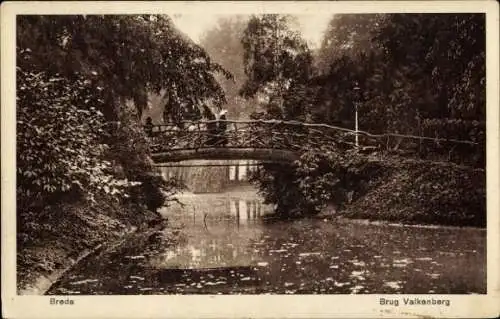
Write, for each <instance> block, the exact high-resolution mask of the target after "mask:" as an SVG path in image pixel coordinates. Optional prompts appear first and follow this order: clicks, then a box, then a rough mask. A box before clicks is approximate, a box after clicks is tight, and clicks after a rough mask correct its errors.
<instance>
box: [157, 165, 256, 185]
mask: <svg viewBox="0 0 500 319" xmlns="http://www.w3.org/2000/svg"><path fill="white" fill-rule="evenodd" d="M253 163H254V161H249V160H237V161H236V160H220V161H214V160H189V161H181V162H179V163H178V164H179V165H212V164H216V165H228V166H222V167H217V166H208V167H162V168H161V173H162V176H163V177H164V178H165V179H170V178H176V179H178V180H180V181H182V182H184V183H185V184H186V186H187V188H188V189H189V190H190V191H192V192H195V193H213V192H216V193H217V192H222V191H224V190H227V189H230V188H231V187H233V186H236V185H249V182H248V175H249V172H250V171H252V169H254V168H255V166H251V165H253Z"/></svg>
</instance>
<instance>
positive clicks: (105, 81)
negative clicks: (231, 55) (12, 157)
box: [17, 15, 229, 208]
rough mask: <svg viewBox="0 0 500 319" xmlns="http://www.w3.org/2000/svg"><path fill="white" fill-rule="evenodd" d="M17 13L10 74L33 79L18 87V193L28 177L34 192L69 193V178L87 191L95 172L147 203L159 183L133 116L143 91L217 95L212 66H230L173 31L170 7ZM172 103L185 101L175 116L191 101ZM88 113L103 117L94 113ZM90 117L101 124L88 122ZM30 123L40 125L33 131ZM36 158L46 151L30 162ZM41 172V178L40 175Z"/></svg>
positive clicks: (191, 97)
mask: <svg viewBox="0 0 500 319" xmlns="http://www.w3.org/2000/svg"><path fill="white" fill-rule="evenodd" d="M17 19H18V20H17V63H18V77H21V78H18V83H19V85H25V86H26V87H29V88H32V90H31V89H27V90H18V103H19V104H18V110H19V112H20V113H19V114H18V118H19V120H20V122H18V131H19V132H20V133H21V134H20V135H19V139H18V143H19V145H20V147H19V148H18V151H19V154H18V156H19V158H20V159H21V160H20V161H19V163H18V164H19V165H18V166H19V174H20V175H18V176H19V179H18V191H19V192H20V193H23V194H24V196H27V197H20V199H21V198H28V199H27V200H26V201H27V202H29V198H31V197H30V196H32V195H33V190H30V191H29V192H28V190H27V189H28V188H29V187H28V186H27V185H29V184H30V183H31V182H32V179H35V180H38V181H40V182H42V183H43V185H41V192H43V191H45V193H47V194H50V193H54V192H59V193H62V194H63V195H64V194H66V195H68V194H67V192H68V191H69V190H70V189H72V188H71V185H73V184H75V183H76V185H81V188H82V191H83V193H88V191H92V192H93V189H94V188H93V187H92V185H93V184H92V180H93V179H95V178H103V179H104V182H103V184H104V185H106V188H104V186H103V184H102V183H101V184H100V186H102V187H101V189H104V191H105V192H108V191H106V190H109V189H110V186H112V181H113V180H114V179H111V178H108V177H105V176H108V175H110V176H112V177H114V178H115V179H118V180H128V181H134V182H137V183H138V184H140V185H137V184H134V185H129V184H127V186H130V187H134V188H135V189H134V193H136V195H137V196H136V198H142V199H144V200H145V202H144V201H142V200H139V201H138V203H139V204H140V203H141V202H142V203H144V204H147V205H149V207H150V208H152V206H151V205H150V204H151V203H152V201H149V200H148V199H147V196H149V195H148V194H151V188H154V189H156V190H158V189H159V188H160V187H161V186H162V185H161V184H162V182H161V181H160V180H159V179H158V178H156V177H158V176H157V173H156V172H155V170H154V169H153V167H152V165H151V161H150V158H149V145H148V141H147V139H146V138H145V135H144V132H143V130H142V129H141V126H140V123H139V119H140V116H141V113H142V112H143V110H144V108H145V106H146V104H147V95H148V92H160V91H166V92H167V93H169V94H170V95H171V96H173V97H175V99H177V100H179V101H181V102H183V103H184V102H187V101H197V100H203V99H207V98H210V99H213V100H215V101H216V102H217V103H223V101H224V92H223V90H222V88H221V87H220V85H219V84H218V82H217V81H216V79H215V76H214V74H215V73H217V72H221V73H223V74H225V75H227V76H229V74H228V73H227V72H226V71H225V70H224V69H223V68H222V67H221V66H220V65H218V64H215V63H212V62H211V60H210V57H209V56H208V55H207V54H206V52H205V51H204V50H203V49H202V48H201V47H199V46H197V45H195V44H194V43H192V42H191V41H189V40H188V39H186V38H185V37H184V36H183V35H181V34H180V32H178V31H177V29H176V28H175V26H174V25H173V23H172V21H171V19H170V18H169V17H168V16H162V15H121V16H113V15H89V16H83V15H60V16H44V15H38V16H18V18H17ZM28 70H29V71H28ZM23 83H24V84H23ZM170 105H173V103H170ZM179 105H182V106H184V108H179V107H177V108H173V107H170V108H167V112H168V113H169V114H171V115H172V116H174V117H176V118H180V117H182V116H185V114H188V113H189V110H190V109H192V108H193V104H192V103H191V104H189V103H184V104H179ZM91 107H93V108H94V109H91ZM45 111H46V112H47V114H45V113H44V112H45ZM96 112H101V113H102V115H103V116H102V118H97V117H95V116H96V115H95V114H97V113H96ZM99 123H100V124H102V125H100V124H99ZM97 124H99V125H97ZM96 126H98V127H100V131H97V132H96V131H93V130H94V129H95V127H96ZM33 132H36V133H37V134H41V133H40V132H43V134H42V135H40V136H39V138H36V137H33V134H34V133H33ZM68 139H69V141H68ZM33 143H35V144H33ZM101 146H102V147H101ZM103 148H104V149H105V150H104V149H103ZM47 154H56V155H57V156H54V157H51V156H49V157H47ZM38 158H42V159H44V160H43V161H41V162H40V161H38V162H37V161H35V159H38ZM59 158H60V159H61V160H57V159H59ZM68 163H69V164H71V165H69V164H68ZM107 163H109V164H107ZM68 165H69V166H68ZM72 167H76V170H77V171H79V170H87V171H88V172H86V173H81V174H83V175H81V174H80V173H79V174H80V175H78V174H76V173H74V172H72V171H68V169H72ZM97 169H99V170H101V171H99V170H97ZM27 172H30V173H27ZM33 172H36V175H33ZM106 174H108V175H106ZM42 175H43V176H49V177H47V178H48V179H47V180H41V179H40V178H41V177H40V176H42ZM96 176H97V177H96ZM103 176H104V177H103ZM153 177H154V178H153ZM60 179H62V180H60ZM35 185H38V184H35ZM25 186H26V187H28V188H23V187H25ZM38 186H40V185H38ZM44 186H45V189H44V188H43V187H44ZM137 188H139V189H137ZM37 189H38V188H37ZM139 193H140V194H139ZM142 195H144V196H142ZM44 196H45V195H43V196H42V198H46V197H44ZM68 196H69V195H68ZM68 196H66V198H68ZM145 197H146V198H145ZM55 198H64V196H56V197H55ZM159 202H161V201H156V203H159ZM148 203H149V204H148ZM42 204H43V203H42Z"/></svg>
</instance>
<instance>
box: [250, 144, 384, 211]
mask: <svg viewBox="0 0 500 319" xmlns="http://www.w3.org/2000/svg"><path fill="white" fill-rule="evenodd" d="M381 172H382V170H381V166H380V165H379V164H377V163H374V162H370V161H369V160H368V158H367V157H366V156H364V155H362V154H359V153H358V152H356V151H355V150H341V149H338V148H336V147H335V146H326V145H323V146H321V147H317V148H314V149H308V150H306V151H303V152H302V154H301V156H300V158H299V159H298V160H297V161H295V162H294V163H293V164H292V165H287V166H282V165H270V164H267V165H264V166H263V168H261V169H259V170H257V171H256V172H255V173H253V175H252V176H251V180H252V181H254V182H255V183H257V184H258V186H259V188H260V192H261V194H262V195H263V196H264V199H265V200H266V202H268V203H274V204H275V205H276V212H277V213H278V214H280V215H283V216H303V215H313V214H317V213H319V212H320V211H321V210H322V209H323V208H324V207H325V206H326V205H328V204H329V203H335V204H336V205H337V206H341V205H343V204H344V203H345V202H346V201H348V200H349V197H350V195H349V194H354V196H355V197H359V196H361V195H362V194H363V193H364V192H365V191H366V189H367V188H368V185H369V183H370V182H372V181H373V180H374V179H375V178H376V177H377V176H378V175H379V174H380V173H381Z"/></svg>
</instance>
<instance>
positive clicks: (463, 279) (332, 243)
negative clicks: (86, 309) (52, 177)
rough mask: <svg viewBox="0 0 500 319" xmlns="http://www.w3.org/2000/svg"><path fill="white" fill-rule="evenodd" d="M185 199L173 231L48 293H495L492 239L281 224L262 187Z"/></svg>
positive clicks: (125, 249) (72, 275)
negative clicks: (489, 254)
mask: <svg viewBox="0 0 500 319" xmlns="http://www.w3.org/2000/svg"><path fill="white" fill-rule="evenodd" d="M180 200H181V201H182V202H183V203H184V204H185V206H184V207H181V206H179V205H176V206H173V207H170V208H168V209H167V208H165V209H164V210H163V211H162V214H163V216H164V217H165V218H168V219H169V222H170V224H171V225H172V227H173V228H174V229H173V230H172V227H169V228H167V229H166V230H165V231H164V232H162V233H159V234H156V235H155V236H156V237H155V238H153V239H152V238H151V237H150V238H147V239H146V240H141V239H140V238H137V240H133V239H131V240H128V241H127V242H125V243H124V244H122V245H121V246H118V247H115V248H113V249H110V250H108V251H106V252H103V253H101V254H99V255H97V256H93V257H91V258H89V259H88V260H85V261H84V262H83V263H82V264H80V265H78V266H77V267H75V269H73V270H71V271H70V272H68V273H67V274H66V275H65V276H64V277H63V278H62V279H61V281H59V282H58V283H56V284H55V285H54V286H53V287H52V288H51V289H50V290H49V291H48V294H122V295H124V294H265V293H272V294H372V293H376V294H384V293H387V294H393V293H404V294H421V293H425V294H433V293H435V294H448V293H449V294H471V293H480V294H482V293H486V253H485V249H486V231H485V230H481V229H473V228H454V227H418V226H417V227H415V226H401V225H389V224H384V223H378V224H377V223H376V224H373V223H364V222H358V221H346V220H322V219H300V220H294V221H283V220H281V221H280V220H275V219H272V218H266V217H269V216H270V214H271V213H272V207H270V206H268V205H264V204H263V203H262V200H261V199H260V198H259V196H258V195H257V194H256V192H255V190H254V189H253V188H246V189H244V190H243V191H241V190H240V191H236V192H225V193H217V194H183V195H181V197H180ZM172 231H173V232H179V233H180V234H179V236H180V237H179V238H180V239H179V242H178V243H177V244H176V245H172V243H171V242H170V241H169V240H165V238H167V237H169V236H171V235H172ZM162 236H164V237H165V238H161V237H162Z"/></svg>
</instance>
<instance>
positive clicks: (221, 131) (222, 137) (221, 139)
mask: <svg viewBox="0 0 500 319" xmlns="http://www.w3.org/2000/svg"><path fill="white" fill-rule="evenodd" d="M226 114H227V110H222V111H220V113H219V121H218V123H217V124H218V125H217V145H222V146H226V145H227V136H226V130H227V122H226V121H227V118H226Z"/></svg>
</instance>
